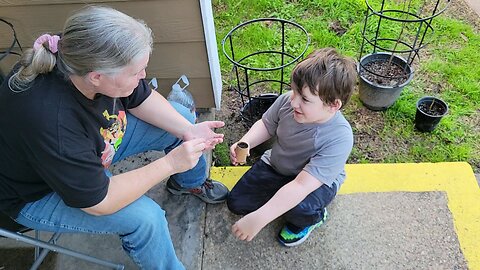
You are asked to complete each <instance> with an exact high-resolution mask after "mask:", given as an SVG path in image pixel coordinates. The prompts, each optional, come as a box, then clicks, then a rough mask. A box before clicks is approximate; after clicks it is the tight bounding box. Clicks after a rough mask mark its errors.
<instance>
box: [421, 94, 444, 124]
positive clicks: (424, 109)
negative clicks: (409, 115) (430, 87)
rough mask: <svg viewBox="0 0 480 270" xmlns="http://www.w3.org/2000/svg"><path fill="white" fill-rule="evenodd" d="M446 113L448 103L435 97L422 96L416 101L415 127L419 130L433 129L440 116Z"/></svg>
mask: <svg viewBox="0 0 480 270" xmlns="http://www.w3.org/2000/svg"><path fill="white" fill-rule="evenodd" d="M447 113H448V105H447V103H445V102H444V101H443V100H441V99H439V98H436V97H422V98H421V99H419V100H418V101H417V112H416V114H415V128H417V130H419V131H421V132H430V131H433V130H434V129H435V127H436V126H437V125H438V123H439V122H440V120H441V119H442V117H444V116H445V115H446V114H447Z"/></svg>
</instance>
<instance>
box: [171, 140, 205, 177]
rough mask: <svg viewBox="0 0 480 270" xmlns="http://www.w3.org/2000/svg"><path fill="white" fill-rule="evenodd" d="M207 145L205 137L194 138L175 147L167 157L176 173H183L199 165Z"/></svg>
mask: <svg viewBox="0 0 480 270" xmlns="http://www.w3.org/2000/svg"><path fill="white" fill-rule="evenodd" d="M206 146H207V144H206V143H205V139H201V138H199V139H192V140H190V141H188V142H183V143H182V144H181V145H179V146H178V147H176V148H174V149H173V150H172V151H170V152H169V153H168V154H167V155H166V156H165V158H166V161H167V162H168V164H169V165H170V167H171V168H172V170H173V171H174V173H181V172H184V171H187V170H190V169H191V168H193V167H195V165H197V163H198V159H199V158H200V156H201V155H202V154H203V151H204V150H205V148H206Z"/></svg>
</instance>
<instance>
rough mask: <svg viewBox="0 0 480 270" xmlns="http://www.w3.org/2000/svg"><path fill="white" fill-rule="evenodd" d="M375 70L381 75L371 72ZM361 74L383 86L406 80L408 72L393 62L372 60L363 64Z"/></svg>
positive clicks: (398, 83)
mask: <svg viewBox="0 0 480 270" xmlns="http://www.w3.org/2000/svg"><path fill="white" fill-rule="evenodd" d="M369 71H371V72H375V73H376V74H379V75H381V76H377V75H375V74H373V73H371V72H369ZM361 75H362V76H363V77H364V78H365V79H367V80H369V81H371V82H373V83H375V84H378V85H383V86H396V85H400V84H402V83H404V82H406V81H407V79H408V74H407V73H406V72H405V70H404V69H403V68H402V67H400V66H399V65H397V64H395V63H390V64H388V62H386V61H373V62H370V63H367V64H366V65H364V69H362V73H361Z"/></svg>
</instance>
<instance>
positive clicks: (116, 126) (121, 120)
mask: <svg viewBox="0 0 480 270" xmlns="http://www.w3.org/2000/svg"><path fill="white" fill-rule="evenodd" d="M103 116H105V118H106V119H107V120H114V121H113V123H112V124H111V126H110V127H108V128H103V127H100V135H101V136H102V137H103V140H104V141H105V149H104V150H103V151H102V165H103V167H104V168H108V167H109V166H110V164H111V163H112V160H113V156H114V155H115V152H116V151H117V150H118V147H120V144H121V143H122V138H123V135H124V134H125V128H126V127H127V115H126V114H125V111H118V115H115V114H112V115H110V114H109V113H108V111H107V110H105V111H104V112H103Z"/></svg>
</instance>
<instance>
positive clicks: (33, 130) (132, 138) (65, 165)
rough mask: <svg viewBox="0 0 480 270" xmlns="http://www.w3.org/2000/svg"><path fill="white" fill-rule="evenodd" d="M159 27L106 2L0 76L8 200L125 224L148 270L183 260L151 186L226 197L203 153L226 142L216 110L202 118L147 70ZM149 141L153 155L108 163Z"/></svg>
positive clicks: (107, 226)
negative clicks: (130, 164)
mask: <svg viewBox="0 0 480 270" xmlns="http://www.w3.org/2000/svg"><path fill="white" fill-rule="evenodd" d="M151 51H152V35H151V30H150V29H149V28H148V27H147V26H146V25H145V24H144V23H143V22H141V21H137V20H135V19H133V18H131V17H129V16H127V15H125V14H123V13H121V12H119V11H116V10H114V9H111V8H108V7H95V6H89V7H86V8H84V9H82V10H80V11H78V12H76V13H75V14H73V15H72V16H71V17H70V18H68V19H67V21H66V23H65V26H64V29H63V32H62V35H61V37H59V36H55V35H53V36H52V35H48V34H46V35H42V36H41V37H39V38H38V39H37V40H36V41H35V43H34V45H33V49H30V50H27V51H26V52H25V53H24V55H23V56H22V58H21V60H20V62H19V63H18V64H17V65H16V66H15V68H14V69H13V71H12V72H11V73H10V74H9V75H8V76H7V78H6V80H5V82H4V83H3V84H2V85H1V87H0V113H1V115H2V117H1V118H0V130H1V132H0V211H2V212H4V213H6V214H8V215H10V216H11V217H12V218H14V219H15V220H16V221H17V222H18V223H20V224H23V225H25V226H28V227H30V228H35V229H40V230H46V231H61V232H86V233H100V234H104V233H112V234H118V235H119V236H120V238H121V239H122V243H123V248H124V249H125V250H126V252H127V253H128V254H129V255H130V257H131V258H132V259H133V261H134V262H135V263H136V264H137V265H138V266H139V267H140V268H142V269H184V267H183V266H182V264H181V262H180V261H179V260H178V259H177V257H176V255H175V251H174V249H173V245H172V241H171V239H170V235H169V232H168V227H167V221H166V219H165V212H164V211H163V210H162V209H161V208H160V206H158V205H157V204H156V203H155V202H154V201H153V200H151V199H150V198H148V197H146V196H144V194H145V193H146V192H147V191H148V190H149V189H150V188H152V187H153V186H155V185H156V184H158V183H159V182H160V181H161V180H162V179H165V178H168V177H170V179H169V182H168V183H167V187H168V190H169V191H170V192H172V193H174V194H194V195H197V196H198V197H200V198H201V199H203V200H204V201H207V202H211V203H218V202H223V201H224V200H225V198H226V196H227V193H228V190H227V188H226V187H225V186H224V185H222V184H221V183H219V182H216V181H213V180H210V179H207V177H206V162H205V158H204V157H203V155H202V153H203V151H204V150H206V149H211V148H213V147H214V146H215V144H217V143H219V142H222V140H223V135H222V134H216V133H214V132H213V131H212V129H213V128H217V127H221V126H223V123H222V122H219V121H207V122H203V123H199V124H196V125H193V124H192V123H191V122H189V121H188V120H187V119H186V118H188V119H189V120H190V121H192V120H193V115H190V112H189V111H188V110H187V109H186V108H185V107H183V106H181V105H179V104H172V105H173V106H172V105H171V104H170V103H168V102H167V101H166V100H165V99H164V98H163V97H162V96H161V95H160V94H158V93H157V92H155V91H151V90H150V88H149V87H148V86H147V84H146V82H145V81H144V80H143V79H144V78H145V76H146V73H145V69H146V67H147V64H148V60H149V56H150V53H151ZM147 150H159V151H165V153H166V155H165V156H164V157H163V158H160V159H158V160H156V161H153V162H152V163H150V164H148V165H146V166H144V167H142V168H139V169H136V170H132V171H129V172H126V173H122V174H119V175H115V176H112V174H111V173H110V172H109V171H108V168H109V166H110V164H111V163H114V162H116V161H118V160H121V159H123V158H125V157H127V156H130V155H133V154H137V153H140V152H144V151H147Z"/></svg>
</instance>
